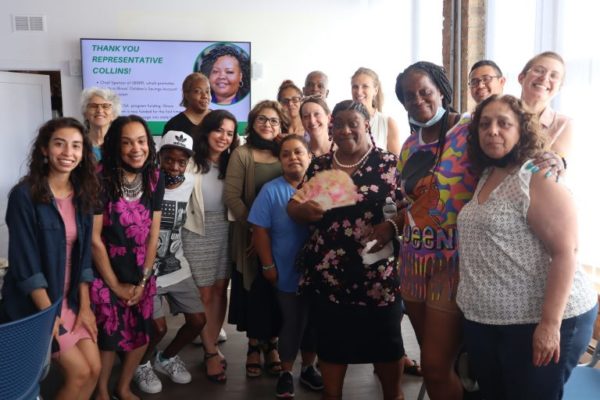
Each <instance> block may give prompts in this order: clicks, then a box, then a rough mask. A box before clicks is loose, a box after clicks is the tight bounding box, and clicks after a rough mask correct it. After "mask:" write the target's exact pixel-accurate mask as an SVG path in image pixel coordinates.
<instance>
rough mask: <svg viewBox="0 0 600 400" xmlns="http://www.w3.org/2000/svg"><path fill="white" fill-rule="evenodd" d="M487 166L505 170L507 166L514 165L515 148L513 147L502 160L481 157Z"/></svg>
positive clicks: (515, 157) (515, 160)
mask: <svg viewBox="0 0 600 400" xmlns="http://www.w3.org/2000/svg"><path fill="white" fill-rule="evenodd" d="M483 156H484V157H485V160H486V162H487V164H489V165H490V166H492V167H498V168H505V167H506V166H508V165H509V164H516V162H517V146H515V147H513V148H512V150H511V151H509V152H508V154H506V155H505V156H504V157H502V158H490V157H488V156H487V155H485V154H484V155H483Z"/></svg>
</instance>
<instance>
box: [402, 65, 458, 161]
mask: <svg viewBox="0 0 600 400" xmlns="http://www.w3.org/2000/svg"><path fill="white" fill-rule="evenodd" d="M413 73H417V74H423V75H426V76H427V77H428V78H429V79H430V80H431V82H432V83H433V84H434V85H435V86H436V87H437V88H438V90H439V91H440V94H441V95H442V107H444V108H445V109H446V112H445V113H444V116H443V117H442V119H441V124H440V134H439V138H438V148H437V154H436V163H435V167H434V169H437V166H438V164H439V162H440V160H441V158H442V152H443V149H444V144H445V142H446V132H447V130H448V115H449V114H450V112H455V110H454V109H453V108H452V107H451V106H450V104H451V103H452V95H453V91H452V85H451V84H450V80H449V79H448V77H447V76H446V70H445V69H444V67H442V66H440V65H437V64H434V63H431V62H428V61H418V62H416V63H414V64H412V65H410V66H408V67H407V68H406V69H405V70H404V71H402V72H401V73H400V74H398V77H397V78H396V88H395V90H396V97H398V100H399V101H400V103H402V105H403V106H406V104H405V103H406V99H405V98H404V84H405V82H406V81H407V80H408V79H410V75H412V74H413ZM410 129H411V131H417V130H418V127H415V126H413V125H412V124H410Z"/></svg>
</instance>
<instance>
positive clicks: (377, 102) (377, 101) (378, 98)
mask: <svg viewBox="0 0 600 400" xmlns="http://www.w3.org/2000/svg"><path fill="white" fill-rule="evenodd" d="M359 75H366V76H368V77H369V78H371V79H373V85H374V86H375V87H376V88H377V94H376V95H375V97H373V104H372V106H373V108H374V109H376V110H377V111H380V112H381V110H382V109H383V89H382V88H381V82H380V81H379V75H377V73H376V72H375V71H373V70H372V69H369V68H365V67H360V68H359V69H357V70H356V72H354V75H352V78H351V79H352V80H354V78H356V77H357V76H359Z"/></svg>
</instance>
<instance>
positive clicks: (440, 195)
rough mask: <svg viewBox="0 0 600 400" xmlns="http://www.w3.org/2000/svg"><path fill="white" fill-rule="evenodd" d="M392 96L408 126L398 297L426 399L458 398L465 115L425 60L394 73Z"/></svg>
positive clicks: (401, 166)
mask: <svg viewBox="0 0 600 400" xmlns="http://www.w3.org/2000/svg"><path fill="white" fill-rule="evenodd" d="M396 95H397V96H398V100H400V102H401V103H402V105H403V106H404V108H405V109H406V111H407V112H408V117H409V122H410V127H411V135H410V137H409V138H408V139H407V140H406V142H405V143H404V145H403V146H402V151H401V153H400V161H399V163H398V170H399V171H400V178H401V188H402V190H403V193H404V195H405V197H406V198H407V200H408V203H409V204H408V206H407V207H406V208H405V209H403V210H402V212H401V213H399V215H398V220H397V221H396V222H397V224H398V225H399V226H403V227H404V228H403V235H402V236H403V243H402V244H401V253H400V254H401V255H400V257H401V262H400V266H401V267H400V276H401V281H402V298H403V300H404V303H405V305H406V313H407V314H408V316H409V318H410V321H411V323H412V325H413V327H414V329H415V333H416V335H417V340H418V342H419V345H420V346H421V363H422V370H423V376H424V380H425V385H426V387H427V392H428V394H429V396H430V398H431V399H441V398H443V399H461V398H462V386H461V384H460V381H459V379H458V376H457V375H456V374H455V373H454V369H453V366H454V361H455V358H456V356H457V354H458V351H459V347H460V344H461V329H460V326H461V314H460V311H459V309H458V307H457V305H456V288H457V284H458V252H457V233H456V215H457V214H458V212H459V211H460V210H461V208H462V207H463V205H464V204H465V203H467V202H468V201H469V200H470V199H471V197H472V195H473V190H474V188H475V185H476V183H477V177H476V176H475V175H474V174H473V173H472V172H471V170H470V168H469V166H470V164H469V159H468V156H467V152H466V148H467V142H466V138H467V134H468V126H469V122H470V117H469V116H468V115H467V114H465V115H463V116H460V115H459V114H457V113H455V112H454V111H453V110H452V108H451V107H450V103H451V101H452V88H451V86H450V82H449V81H448V78H447V77H446V75H445V71H444V69H443V68H442V67H440V66H437V65H435V64H432V63H429V62H424V61H421V62H417V63H415V64H413V65H411V66H409V67H408V68H406V69H405V70H404V71H403V72H402V73H401V74H400V75H398V78H397V81H396Z"/></svg>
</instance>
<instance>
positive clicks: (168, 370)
mask: <svg viewBox="0 0 600 400" xmlns="http://www.w3.org/2000/svg"><path fill="white" fill-rule="evenodd" d="M160 355H162V352H160V351H159V352H157V353H156V359H155V361H154V368H156V370H157V371H158V372H161V373H163V374H165V375H169V378H171V380H172V381H173V382H175V383H190V382H191V381H192V375H191V374H190V373H189V372H188V370H187V369H186V368H185V364H184V363H183V361H182V360H181V358H179V356H174V357H171V358H167V359H166V360H164V361H161V360H160Z"/></svg>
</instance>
